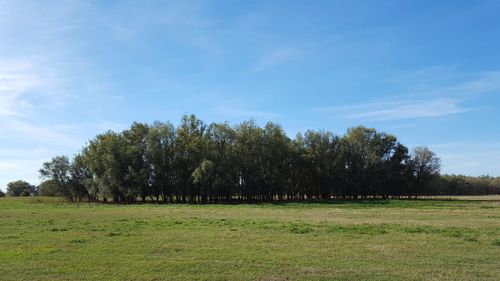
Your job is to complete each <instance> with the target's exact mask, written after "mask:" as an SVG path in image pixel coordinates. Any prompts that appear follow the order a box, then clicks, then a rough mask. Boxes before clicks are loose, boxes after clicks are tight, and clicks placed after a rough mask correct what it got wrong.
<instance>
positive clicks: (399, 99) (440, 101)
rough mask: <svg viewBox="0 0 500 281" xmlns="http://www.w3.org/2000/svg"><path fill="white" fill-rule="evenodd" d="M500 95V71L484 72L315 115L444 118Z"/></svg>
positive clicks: (330, 109)
mask: <svg viewBox="0 0 500 281" xmlns="http://www.w3.org/2000/svg"><path fill="white" fill-rule="evenodd" d="M498 92H500V72H487V73H481V74H480V75H479V77H478V78H476V79H472V80H469V81H465V82H460V83H455V84H451V85H447V86H436V87H429V86H428V87H427V88H426V89H420V90H418V91H409V92H406V93H401V94H400V95H397V96H391V97H388V98H386V99H385V100H378V101H373V102H368V103H363V104H355V105H345V106H333V107H318V108H314V109H313V111H316V112H329V113H336V114H339V115H340V116H342V117H344V118H351V119H354V118H356V119H366V120H402V119H416V118H441V117H445V116H450V115H458V114H461V113H465V112H469V111H473V110H476V109H477V107H472V106H468V105H466V104H467V103H468V102H470V101H474V100H476V99H478V98H479V96H480V95H483V94H491V93H498Z"/></svg>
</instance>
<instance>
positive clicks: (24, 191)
mask: <svg viewBox="0 0 500 281" xmlns="http://www.w3.org/2000/svg"><path fill="white" fill-rule="evenodd" d="M20 196H23V197H26V196H31V193H30V192H29V191H28V190H23V192H21V194H20Z"/></svg>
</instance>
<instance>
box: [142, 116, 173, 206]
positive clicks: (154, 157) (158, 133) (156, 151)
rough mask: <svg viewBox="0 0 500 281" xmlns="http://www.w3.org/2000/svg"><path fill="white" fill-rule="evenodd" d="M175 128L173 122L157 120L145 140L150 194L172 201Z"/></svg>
mask: <svg viewBox="0 0 500 281" xmlns="http://www.w3.org/2000/svg"><path fill="white" fill-rule="evenodd" d="M175 137H176V136H175V129H174V126H173V125H172V124H171V123H162V122H155V123H153V126H151V127H150V128H149V131H148V134H147V136H146V140H145V145H146V146H145V157H146V162H147V167H148V168H149V181H150V184H151V190H150V196H154V197H156V200H157V201H159V199H160V196H162V197H163V201H165V202H167V201H169V200H170V201H172V197H173V186H174V182H175V180H174V178H175V174H174V161H175V158H174V157H175Z"/></svg>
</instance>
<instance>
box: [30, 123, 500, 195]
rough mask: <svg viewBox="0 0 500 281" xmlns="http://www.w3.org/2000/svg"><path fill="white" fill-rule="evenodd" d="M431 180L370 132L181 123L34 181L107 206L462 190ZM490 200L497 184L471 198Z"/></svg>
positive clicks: (423, 154) (142, 128) (424, 153)
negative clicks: (291, 133)
mask: <svg viewBox="0 0 500 281" xmlns="http://www.w3.org/2000/svg"><path fill="white" fill-rule="evenodd" d="M439 171H440V160H439V158H438V157H437V156H436V155H435V153H433V152H432V151H430V150H429V149H428V148H426V147H417V148H414V149H413V150H412V151H411V152H410V150H409V149H408V148H407V147H406V146H404V145H403V144H401V143H400V142H399V141H398V140H397V138H396V137H395V136H393V135H391V134H387V133H383V132H378V131H377V130H375V129H373V128H366V127H363V126H358V127H354V128H350V129H348V130H347V132H346V133H345V134H344V135H342V136H339V135H335V134H333V133H332V132H329V131H323V130H319V131H314V130H308V131H306V132H305V133H304V134H301V133H299V134H297V136H296V137H295V138H294V139H291V138H289V137H288V136H287V135H286V133H285V132H284V130H283V129H282V127H281V126H280V125H278V124H276V123H272V122H268V123H267V124H266V125H265V126H263V127H259V126H258V125H257V124H256V123H255V122H254V121H244V122H242V123H239V124H237V125H234V126H231V125H229V124H228V123H212V124H206V123H204V122H203V121H202V120H200V119H198V118H197V117H196V116H195V115H185V116H183V117H182V120H181V122H180V124H179V125H178V126H177V127H174V126H173V125H172V123H170V122H154V123H153V124H144V123H137V122H135V123H133V124H132V125H131V126H130V127H129V128H127V129H126V130H124V131H122V132H114V131H107V132H105V133H103V134H99V135H97V136H96V137H95V138H94V139H92V140H90V141H89V142H88V143H87V144H86V146H85V147H84V148H83V149H82V151H81V152H79V153H78V154H76V155H75V156H74V157H73V158H72V159H71V160H70V159H69V158H68V157H66V156H57V157H54V158H53V159H52V160H51V161H49V162H45V163H44V164H43V167H42V169H40V175H41V176H42V177H43V178H45V179H47V181H46V182H44V183H43V186H41V189H45V190H46V191H47V192H49V191H50V192H51V193H52V194H57V195H62V196H64V197H66V198H67V199H68V200H70V201H82V200H87V201H104V202H115V203H134V202H137V201H146V200H147V201H157V202H169V203H176V202H183V203H217V202H227V201H236V200H239V201H248V202H258V201H272V200H316V199H332V198H338V199H357V198H401V197H405V198H408V197H417V196H420V195H437V194H451V193H453V192H466V191H468V190H470V186H466V187H465V189H461V188H462V187H460V188H459V187H453V188H452V187H451V186H452V185H453V184H451V183H452V182H453V181H452V180H451V179H449V178H446V177H443V176H440V174H439ZM437 183H439V184H437ZM458 185H459V184H458ZM458 185H457V184H456V185H455V186H458ZM464 190H465V191H464ZM499 191H500V188H499V187H498V183H497V186H496V189H485V188H483V187H481V188H477V189H475V191H474V194H476V193H481V194H484V193H489V192H492V193H495V192H496V193H498V192H499Z"/></svg>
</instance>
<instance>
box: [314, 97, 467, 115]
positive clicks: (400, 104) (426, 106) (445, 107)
mask: <svg viewBox="0 0 500 281" xmlns="http://www.w3.org/2000/svg"><path fill="white" fill-rule="evenodd" d="M316 110H317V111H320V112H325V111H326V112H337V113H339V114H341V115H342V116H343V117H345V118H356V119H357V118H361V119H368V120H401V119H413V118H436V117H443V116H447V115H453V114H459V113H463V112H467V111H470V110H472V109H471V108H465V107H463V106H462V105H461V103H460V101H458V100H453V99H436V100H413V101H386V102H378V103H368V104H362V105H356V106H345V107H333V108H318V109H316Z"/></svg>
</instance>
